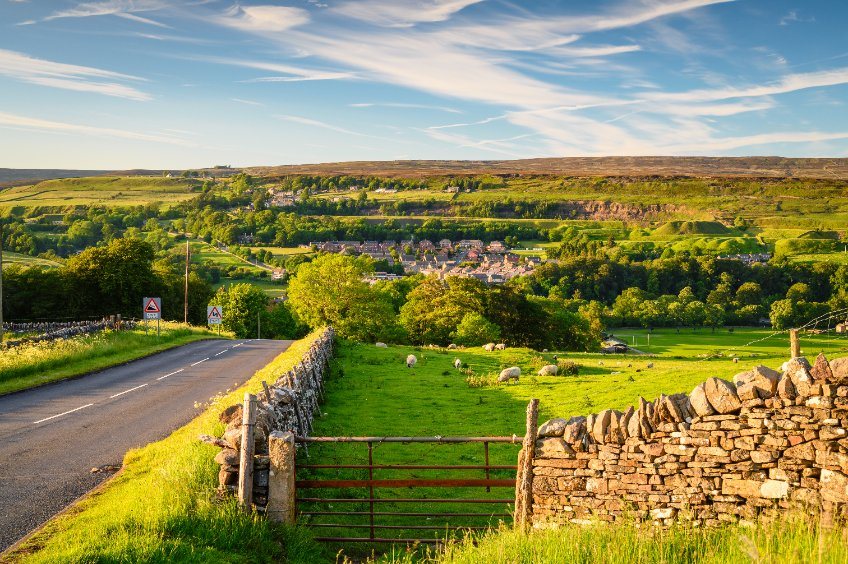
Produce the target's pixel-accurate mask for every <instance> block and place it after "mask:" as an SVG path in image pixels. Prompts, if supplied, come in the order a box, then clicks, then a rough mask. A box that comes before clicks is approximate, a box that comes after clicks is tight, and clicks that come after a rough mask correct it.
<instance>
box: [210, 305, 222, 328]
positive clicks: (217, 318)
mask: <svg viewBox="0 0 848 564" xmlns="http://www.w3.org/2000/svg"><path fill="white" fill-rule="evenodd" d="M223 314H224V308H222V307H221V306H219V305H211V306H206V322H207V323H209V325H220V324H221V318H222V317H223Z"/></svg>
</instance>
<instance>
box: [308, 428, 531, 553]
mask: <svg viewBox="0 0 848 564" xmlns="http://www.w3.org/2000/svg"><path fill="white" fill-rule="evenodd" d="M522 439H523V437H518V436H516V435H512V436H509V437H507V436H496V437H439V436H437V437H296V438H295V441H296V442H298V443H302V444H303V443H364V444H365V445H366V446H367V448H368V464H303V465H296V468H297V469H303V470H322V469H329V470H339V469H352V470H367V471H368V478H367V479H365V480H356V479H299V480H298V479H296V480H295V487H296V488H297V489H298V490H309V489H341V488H367V491H368V497H367V498H326V497H313V496H309V497H306V496H304V497H296V498H295V501H296V502H297V503H298V504H301V503H366V502H367V503H368V511H318V510H316V511H298V514H299V515H303V516H330V517H332V516H349V515H355V516H360V517H364V516H368V523H367V524H361V523H338V522H336V523H332V522H330V523H307V524H306V525H307V526H309V527H314V528H316V529H348V530H351V531H353V530H357V529H368V536H367V537H365V536H362V537H315V540H319V541H327V542H376V543H400V544H403V543H427V544H437V543H440V542H443V541H442V539H433V538H398V539H394V538H381V537H378V536H377V530H388V531H391V530H395V531H404V530H406V531H438V530H444V531H445V532H448V531H460V530H467V531H480V530H486V529H488V528H490V527H488V526H481V525H480V524H479V522H478V524H477V525H468V524H466V525H453V524H450V523H445V524H443V525H417V524H410V525H403V524H393V525H381V524H379V523H376V522H375V517H378V516H382V517H388V516H393V517H405V518H414V517H419V518H429V517H440V518H451V517H469V518H474V519H480V518H483V517H485V518H486V519H492V518H496V517H510V516H511V513H502V512H479V513H474V512H463V511H459V512H457V511H455V510H454V511H452V512H445V513H425V512H421V511H406V512H393V511H375V510H374V508H375V504H377V503H421V504H430V503H452V504H492V503H497V504H508V505H510V504H512V503H514V501H515V500H514V499H512V498H507V499H503V498H498V499H491V498H486V499H480V498H473V497H471V498H465V497H463V498H377V497H375V491H376V490H377V489H380V488H395V489H397V488H415V487H423V488H433V487H436V488H438V487H445V488H475V487H481V488H482V487H485V488H486V491H487V492H491V489H492V488H493V487H494V488H515V485H516V478H512V479H498V478H492V476H491V471H492V470H513V471H515V470H517V466H516V465H504V464H498V465H492V464H490V457H489V443H510V444H520V443H521V440H522ZM375 443H377V444H378V445H379V444H382V443H401V444H408V443H437V444H458V443H483V455H484V464H482V465H480V464H466V465H444V464H442V465H436V464H434V465H425V464H374V444H375ZM375 470H448V471H468V470H482V471H483V472H484V474H485V478H482V479H480V478H433V479H430V478H424V479H422V478H415V479H398V478H393V479H375V478H374V471H375ZM298 493H299V492H298ZM402 522H403V521H401V523H402Z"/></svg>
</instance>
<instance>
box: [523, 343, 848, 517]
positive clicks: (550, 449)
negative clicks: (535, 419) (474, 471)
mask: <svg viewBox="0 0 848 564" xmlns="http://www.w3.org/2000/svg"><path fill="white" fill-rule="evenodd" d="M782 369H783V371H782V372H777V371H775V370H772V369H770V368H767V367H765V366H756V367H754V368H752V369H751V370H749V371H746V372H741V373H739V374H737V375H736V376H735V377H734V378H733V381H732V382H728V381H726V380H722V379H719V378H710V379H709V380H707V381H706V382H705V383H703V384H699V385H698V386H696V387H695V389H694V390H692V392H691V393H690V394H688V395H686V394H674V395H670V396H666V395H661V396H660V397H659V398H657V399H656V400H654V401H653V402H648V401H646V400H645V399H644V398H639V401H638V407H636V408H634V407H630V408H628V409H627V411H625V412H621V411H616V410H609V409H607V410H604V411H601V412H600V413H597V414H592V415H589V416H588V417H583V416H579V417H572V418H570V419H562V418H558V419H552V420H550V421H546V422H545V423H543V424H542V425H541V426H540V427H539V434H538V437H539V438H538V441H537V443H536V449H535V457H534V460H533V508H532V509H533V517H532V519H533V523H534V525H535V526H547V525H551V524H553V523H558V522H573V523H582V522H586V521H587V520H591V519H597V520H601V521H614V520H616V519H631V518H633V517H634V516H635V517H636V518H639V519H642V520H647V521H652V522H654V523H657V524H662V525H670V524H672V523H673V522H674V521H675V520H679V521H688V522H691V523H693V524H697V525H702V526H712V525H718V524H720V523H724V522H739V521H753V520H755V519H756V518H757V517H760V516H762V517H767V518H779V515H780V513H781V512H782V511H785V510H788V509H799V510H804V511H811V510H812V511H816V512H820V513H821V515H822V516H823V517H824V518H825V522H831V521H832V519H833V518H834V517H844V516H845V515H846V514H848V432H846V429H848V357H846V358H840V359H835V360H833V361H831V362H828V360H827V359H826V358H825V357H824V355H819V357H818V358H816V360H815V362H814V363H813V364H812V365H811V364H810V363H809V362H808V361H807V359H805V358H795V359H792V360H790V361H788V362H787V363H785V364H784V365H783V367H782Z"/></svg>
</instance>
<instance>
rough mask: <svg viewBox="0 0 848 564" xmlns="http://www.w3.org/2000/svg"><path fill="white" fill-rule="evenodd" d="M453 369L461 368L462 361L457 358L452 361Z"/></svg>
mask: <svg viewBox="0 0 848 564" xmlns="http://www.w3.org/2000/svg"><path fill="white" fill-rule="evenodd" d="M453 367H454V368H456V369H457V370H459V369H460V368H462V361H461V360H459V359H458V358H455V359H453Z"/></svg>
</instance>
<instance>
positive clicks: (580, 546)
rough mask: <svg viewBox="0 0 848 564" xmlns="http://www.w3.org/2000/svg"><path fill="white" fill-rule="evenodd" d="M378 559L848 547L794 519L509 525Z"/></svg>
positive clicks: (814, 551) (561, 557) (764, 552)
mask: <svg viewBox="0 0 848 564" xmlns="http://www.w3.org/2000/svg"><path fill="white" fill-rule="evenodd" d="M380 560H381V561H382V562H391V563H392V564H403V563H410V564H411V563H412V562H426V563H428V564H436V563H438V564H476V563H478V562H487V563H489V564H535V563H537V562H545V563H549V562H550V563H554V562H556V563H558V564H578V563H580V564H582V563H587V562H603V563H605V564H630V563H633V562H638V563H646V562H661V563H663V564H695V563H697V564H726V563H730V562H740V563H741V562H751V563H759V562H763V563H765V562H768V563H770V564H796V563H808V562H809V563H812V562H816V563H820V564H839V563H841V562H846V561H848V542H846V540H845V535H844V532H843V531H842V530H841V529H840V528H839V527H836V528H832V529H825V528H821V527H818V526H817V525H815V524H810V523H807V522H805V521H803V520H801V519H798V518H797V517H793V518H791V519H787V521H784V522H781V523H771V524H763V523H760V524H757V525H756V526H752V527H742V526H728V527H724V528H720V529H694V528H691V527H684V526H679V527H674V528H671V529H668V530H660V529H656V530H653V529H646V528H644V527H639V526H636V525H631V524H618V525H615V526H610V525H602V524H596V525H592V526H585V525H583V526H581V525H568V526H563V527H560V528H558V529H549V530H540V531H533V532H531V533H530V534H523V533H521V532H519V531H515V530H512V529H506V528H504V529H502V530H499V531H493V532H491V533H489V534H486V535H484V536H482V537H477V538H474V539H470V538H469V539H466V540H464V541H459V542H450V543H448V544H447V545H446V546H445V547H444V551H430V552H429V553H427V554H426V555H425V556H423V557H422V555H421V553H420V552H419V553H414V554H413V553H409V552H408V551H405V550H403V549H395V550H394V551H393V552H391V553H389V554H386V555H384V556H383V557H382V558H381V559H380Z"/></svg>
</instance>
